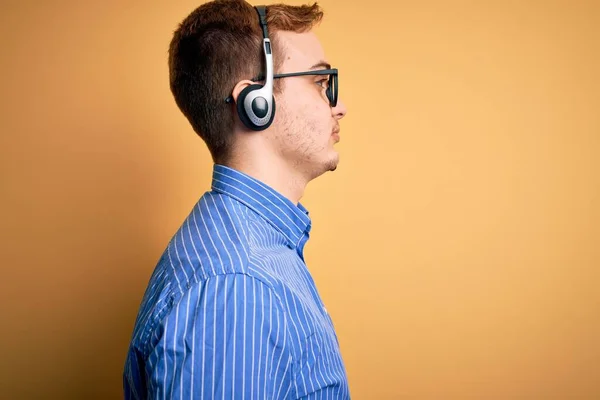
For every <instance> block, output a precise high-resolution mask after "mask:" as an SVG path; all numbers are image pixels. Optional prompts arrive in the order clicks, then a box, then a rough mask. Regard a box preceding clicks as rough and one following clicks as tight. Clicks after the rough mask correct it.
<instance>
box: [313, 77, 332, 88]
mask: <svg viewBox="0 0 600 400" xmlns="http://www.w3.org/2000/svg"><path fill="white" fill-rule="evenodd" d="M328 80H329V79H328V78H324V79H320V80H318V81H316V82H315V83H316V84H317V85H319V86H322V85H320V83H322V82H327V81H328Z"/></svg>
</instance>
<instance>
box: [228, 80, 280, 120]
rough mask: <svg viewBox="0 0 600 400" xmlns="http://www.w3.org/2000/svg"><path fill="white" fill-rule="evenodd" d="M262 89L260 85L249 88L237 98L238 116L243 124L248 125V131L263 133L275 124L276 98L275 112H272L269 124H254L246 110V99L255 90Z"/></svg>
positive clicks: (273, 99) (273, 101) (273, 102)
mask: <svg viewBox="0 0 600 400" xmlns="http://www.w3.org/2000/svg"><path fill="white" fill-rule="evenodd" d="M262 87H263V86H262V85H259V84H254V85H250V86H247V87H246V88H245V89H244V90H242V91H241V92H240V94H239V96H238V98H237V113H238V116H239V117H240V120H241V121H242V122H243V124H244V125H246V127H247V128H248V129H251V130H253V131H262V130H265V129H267V128H268V127H269V126H270V125H271V123H272V122H273V119H274V118H275V97H273V98H272V104H273V110H271V118H269V120H268V121H267V123H266V124H264V125H262V126H259V125H256V124H255V123H254V122H252V120H251V119H250V117H249V116H248V113H247V112H246V109H245V108H244V100H245V99H246V97H247V96H248V94H250V93H251V92H252V91H254V90H258V89H261V88H262Z"/></svg>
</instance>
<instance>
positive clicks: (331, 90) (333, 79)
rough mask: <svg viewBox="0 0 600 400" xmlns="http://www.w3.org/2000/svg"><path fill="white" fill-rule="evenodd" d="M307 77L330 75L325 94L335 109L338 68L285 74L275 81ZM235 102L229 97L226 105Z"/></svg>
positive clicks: (276, 75) (278, 76) (259, 78)
mask: <svg viewBox="0 0 600 400" xmlns="http://www.w3.org/2000/svg"><path fill="white" fill-rule="evenodd" d="M306 75H329V86H327V89H326V90H325V94H326V95H327V99H328V100H329V105H330V106H331V107H335V106H336V105H337V101H338V70H337V68H332V69H317V70H312V71H302V72H287V73H285V74H275V75H273V79H278V78H288V77H291V76H306ZM262 80H264V78H261V77H257V78H255V79H252V81H254V82H257V81H262ZM232 101H233V97H232V96H229V97H227V98H226V99H225V102H226V103H231V102H232Z"/></svg>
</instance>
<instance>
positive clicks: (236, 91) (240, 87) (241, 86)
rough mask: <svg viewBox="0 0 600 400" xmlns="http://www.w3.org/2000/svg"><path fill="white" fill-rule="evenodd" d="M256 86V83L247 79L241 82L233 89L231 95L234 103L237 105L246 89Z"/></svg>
mask: <svg viewBox="0 0 600 400" xmlns="http://www.w3.org/2000/svg"><path fill="white" fill-rule="evenodd" d="M253 84H256V83H255V82H252V81H251V80H248V79H245V80H243V81H239V82H238V83H237V84H236V85H235V87H234V88H233V91H232V93H231V97H232V98H233V102H234V103H237V101H238V98H239V97H240V93H241V92H242V91H243V90H244V89H246V88H247V87H248V86H250V85H253Z"/></svg>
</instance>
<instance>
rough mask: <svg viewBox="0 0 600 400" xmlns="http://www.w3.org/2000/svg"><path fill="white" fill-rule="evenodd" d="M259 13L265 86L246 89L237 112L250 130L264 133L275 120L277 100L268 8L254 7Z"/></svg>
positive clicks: (251, 86) (257, 85)
mask: <svg viewBox="0 0 600 400" xmlns="http://www.w3.org/2000/svg"><path fill="white" fill-rule="evenodd" d="M254 8H255V9H256V11H257V13H258V17H259V21H260V25H261V28H262V33H263V52H264V55H265V62H266V67H267V71H266V72H267V73H266V82H265V84H264V85H260V84H254V85H250V86H248V87H246V88H245V89H244V90H242V92H241V93H240V94H239V96H238V99H237V112H238V115H239V117H240V120H241V121H242V122H243V123H244V125H246V126H247V127H248V128H249V129H251V130H254V131H262V130H265V129H267V128H268V127H269V126H270V125H271V123H272V122H273V119H274V118H275V98H274V97H273V54H272V53H271V40H270V39H269V33H268V31H267V8H266V6H256V7H254Z"/></svg>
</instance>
